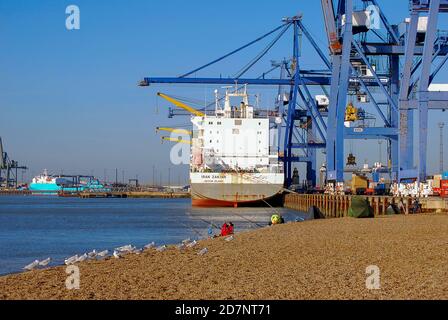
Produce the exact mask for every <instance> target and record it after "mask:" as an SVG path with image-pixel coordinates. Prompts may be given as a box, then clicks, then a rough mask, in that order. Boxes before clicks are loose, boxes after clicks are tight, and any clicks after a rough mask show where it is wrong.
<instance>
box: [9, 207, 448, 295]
mask: <svg viewBox="0 0 448 320" xmlns="http://www.w3.org/2000/svg"><path fill="white" fill-rule="evenodd" d="M446 239H448V216H447V215H426V214H425V215H409V216H403V215H397V216H385V217H379V218H374V219H353V218H339V219H324V220H312V221H305V222H297V223H287V224H284V225H277V226H274V227H265V228H260V229H257V230H251V231H243V232H240V233H237V234H236V235H235V239H234V240H233V241H224V239H223V238H216V239H208V240H200V241H199V243H198V245H197V246H196V247H195V248H191V249H186V250H185V251H179V250H178V249H176V248H175V247H174V246H169V249H168V250H166V251H164V252H157V251H156V250H154V249H151V250H146V251H144V252H143V253H142V254H140V255H135V254H131V255H127V256H125V258H122V259H114V258H108V259H107V260H103V261H88V262H83V263H79V264H77V266H78V267H79V269H80V281H81V284H80V289H79V290H67V289H66V288H65V280H66V277H67V276H68V275H67V274H66V273H65V266H58V267H53V268H49V269H44V270H39V271H31V272H25V273H19V274H9V275H6V276H1V277H0V288H1V289H0V299H74V300H78V299H113V300H114V299H151V300H152V299H154V300H159V299H162V300H163V299H170V300H171V299H174V300H177V299H180V300H183V299H192V300H197V299H211V300H215V299H223V300H225V299H230V300H234V299H249V300H250V299H261V300H264V299H267V300H270V299H288V300H289V299H447V298H448V283H447V282H446V279H447V278H448V269H447V268H446V255H447V253H448V240H446ZM204 247H207V248H208V253H207V254H205V255H203V256H200V255H198V254H197V252H198V251H199V250H201V249H202V248H204ZM370 265H378V267H379V269H380V271H381V273H380V275H381V276H380V279H381V280H380V283H381V289H380V290H368V289H366V284H365V283H366V277H367V276H366V267H368V266H370Z"/></svg>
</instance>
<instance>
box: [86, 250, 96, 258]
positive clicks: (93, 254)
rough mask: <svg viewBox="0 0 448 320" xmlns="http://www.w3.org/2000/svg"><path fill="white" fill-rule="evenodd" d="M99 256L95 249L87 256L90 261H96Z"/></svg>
mask: <svg viewBox="0 0 448 320" xmlns="http://www.w3.org/2000/svg"><path fill="white" fill-rule="evenodd" d="M97 255H98V253H97V252H96V250H95V249H93V251H92V252H89V253H88V254H87V256H88V257H89V259H95V258H96V256H97Z"/></svg>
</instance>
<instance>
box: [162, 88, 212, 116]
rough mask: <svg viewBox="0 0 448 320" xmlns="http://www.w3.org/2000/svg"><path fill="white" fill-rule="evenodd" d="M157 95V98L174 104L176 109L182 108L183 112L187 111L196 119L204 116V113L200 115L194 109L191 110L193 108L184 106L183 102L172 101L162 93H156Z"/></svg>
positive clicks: (172, 99)
mask: <svg viewBox="0 0 448 320" xmlns="http://www.w3.org/2000/svg"><path fill="white" fill-rule="evenodd" d="M157 95H158V96H159V97H162V98H163V99H165V100H167V101H169V102H171V103H172V104H174V105H175V106H176V107H179V108H182V109H184V110H187V111H188V112H190V113H191V114H194V115H195V116H198V117H204V116H205V114H204V113H202V112H200V111H198V110H196V109H195V108H193V107H190V106H188V105H186V104H185V103H183V102H181V101H179V100H176V99H174V98H172V97H170V96H167V95H166V94H163V93H161V92H158V93H157Z"/></svg>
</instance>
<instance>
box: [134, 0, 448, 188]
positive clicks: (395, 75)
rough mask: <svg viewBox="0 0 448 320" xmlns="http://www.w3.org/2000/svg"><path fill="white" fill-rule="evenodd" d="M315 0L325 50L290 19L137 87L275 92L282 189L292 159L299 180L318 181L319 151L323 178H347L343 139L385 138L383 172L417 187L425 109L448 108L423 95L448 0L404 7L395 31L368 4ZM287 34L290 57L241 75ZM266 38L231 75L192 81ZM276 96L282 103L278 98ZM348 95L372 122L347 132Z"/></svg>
mask: <svg viewBox="0 0 448 320" xmlns="http://www.w3.org/2000/svg"><path fill="white" fill-rule="evenodd" d="M321 2H322V12H323V16H324V22H325V30H326V33H327V37H328V50H322V49H321V48H320V47H319V46H318V45H317V43H316V41H315V39H313V37H312V36H311V34H310V32H309V31H308V29H307V28H306V27H305V25H304V24H303V21H302V15H301V14H298V15H296V16H293V17H290V18H284V19H283V20H282V24H281V25H280V26H278V27H276V28H275V29H273V30H271V31H269V32H267V33H265V34H264V35H262V36H260V37H258V38H257V39H255V40H253V41H250V42H249V43H247V44H245V45H243V46H241V47H239V48H237V49H235V50H233V51H231V52H229V53H228V54H225V55H223V56H221V57H219V58H217V59H215V60H213V61H211V62H209V63H206V64H204V65H202V66H200V67H198V68H196V69H194V70H192V71H190V72H187V73H185V74H183V75H181V76H179V77H147V78H145V79H144V80H142V81H141V82H140V86H144V87H146V86H149V85H151V84H173V83H176V84H215V85H236V86H238V85H266V86H278V87H279V97H278V101H277V104H276V111H278V112H279V114H280V115H281V117H282V118H283V123H282V124H281V125H280V129H282V134H281V136H282V137H283V141H282V146H281V153H280V154H281V159H282V161H283V163H284V169H285V183H286V185H287V186H289V185H290V184H291V182H292V174H293V170H292V167H293V163H295V162H303V163H306V168H307V181H309V183H311V184H313V185H315V184H316V170H317V167H316V166H317V157H316V152H317V150H319V149H320V150H322V152H323V153H325V155H326V168H327V177H326V178H327V180H328V181H336V182H342V181H343V180H344V172H345V171H346V169H345V166H344V158H345V153H344V152H345V151H344V142H345V141H346V140H352V139H381V140H383V139H384V140H386V141H388V163H387V172H388V173H389V174H390V176H391V177H392V179H393V180H395V181H400V180H403V179H419V180H421V181H423V180H425V179H426V156H427V149H426V145H427V121H428V120H427V114H428V110H430V109H445V108H447V107H448V92H431V91H429V85H430V84H431V82H432V81H433V79H434V77H435V76H436V75H437V73H438V72H439V71H440V70H441V69H442V67H443V66H444V64H445V63H446V61H447V59H448V42H447V40H448V38H447V34H446V33H444V32H438V31H437V20H438V16H439V15H440V14H443V13H445V12H447V11H448V0H431V1H429V0H420V1H418V0H411V1H410V2H409V11H410V19H409V20H407V21H404V22H402V23H400V24H395V25H393V24H390V23H389V20H388V19H387V17H386V16H385V14H384V13H383V11H382V10H381V7H380V5H379V3H378V2H377V1H376V0H358V1H357V3H358V4H359V3H360V4H361V5H362V9H361V10H359V9H356V10H355V6H354V0H337V1H332V0H321ZM422 18H423V19H422ZM422 25H423V30H422ZM290 29H292V35H293V36H292V40H293V41H292V53H291V55H290V56H291V58H290V59H284V60H282V61H281V62H273V63H272V66H271V68H270V69H269V70H268V71H267V72H264V73H262V74H261V75H260V76H259V77H254V78H251V77H245V75H246V74H247V72H248V71H249V70H250V69H252V68H253V67H254V66H255V65H256V64H257V63H258V62H259V61H260V60H261V59H262V58H263V57H265V56H266V55H267V54H268V52H269V51H270V50H271V49H272V47H273V46H274V45H275V44H276V43H277V42H278V41H279V39H280V38H282V37H283V36H284V35H285V34H286V33H287V31H288V30H290ZM382 30H385V31H386V34H382V33H381V31H382ZM303 36H304V37H305V38H306V39H307V40H308V41H309V43H310V44H311V47H312V48H313V49H314V51H315V53H316V55H317V56H318V57H320V61H321V62H322V68H319V69H317V70H307V69H305V68H302V63H301V61H302V59H306V57H304V56H303V55H302V53H301V52H300V51H301V49H300V48H301V46H300V42H301V39H302V37H303ZM269 37H272V38H273V39H272V40H271V41H270V42H269V44H268V45H267V46H266V47H265V48H264V49H263V50H262V51H261V52H260V53H258V54H257V55H256V56H255V58H254V59H252V60H251V61H249V62H248V63H247V64H246V65H244V66H243V67H242V68H241V69H240V71H239V72H238V73H237V74H236V75H235V76H233V77H226V78H224V77H221V76H220V77H202V78H201V77H196V74H197V73H198V72H200V71H202V70H204V69H206V68H207V67H210V66H212V65H214V64H216V63H218V62H220V61H222V60H224V59H226V58H228V57H230V56H233V55H235V54H237V53H239V52H240V51H242V50H245V49H247V48H249V47H251V46H253V45H254V44H255V43H258V42H260V41H262V40H264V39H267V38H269ZM416 57H417V58H416ZM375 59H376V60H378V61H382V62H384V63H385V64H386V65H387V67H386V68H384V70H379V68H377V66H376V65H375V64H374V63H373V61H374V60H375ZM276 69H280V77H278V78H268V77H267V75H269V74H270V73H271V72H273V71H274V70H276ZM327 88H329V91H328V89H327ZM284 91H286V95H287V99H284V100H283V99H282V100H281V101H280V99H281V98H280V97H281V95H282V93H283V92H284ZM318 93H321V94H323V95H324V96H326V97H328V99H329V105H328V106H327V107H324V108H322V106H321V105H319V103H318V101H317V100H316V95H317V94H318ZM354 96H355V97H358V98H359V97H362V98H363V102H368V104H369V106H371V108H373V109H374V110H375V112H376V114H377V115H378V119H379V122H380V123H379V124H376V125H375V126H359V125H358V126H356V125H350V124H349V125H347V122H346V121H345V120H346V117H345V115H346V109H347V105H348V102H349V101H351V100H352V98H353V97H354ZM285 101H286V102H285ZM285 104H286V105H285ZM415 111H418V116H419V122H418V123H419V143H418V145H417V147H418V155H419V156H418V165H417V166H415V165H414V163H413V154H414V147H415V146H416V145H415V143H414V135H413V128H414V113H415Z"/></svg>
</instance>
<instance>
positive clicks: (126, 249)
mask: <svg viewBox="0 0 448 320" xmlns="http://www.w3.org/2000/svg"><path fill="white" fill-rule="evenodd" d="M133 248H134V247H133V246H132V245H130V244H128V245H126V246H122V247H118V248H115V250H117V251H120V252H123V251H132V250H133Z"/></svg>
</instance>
